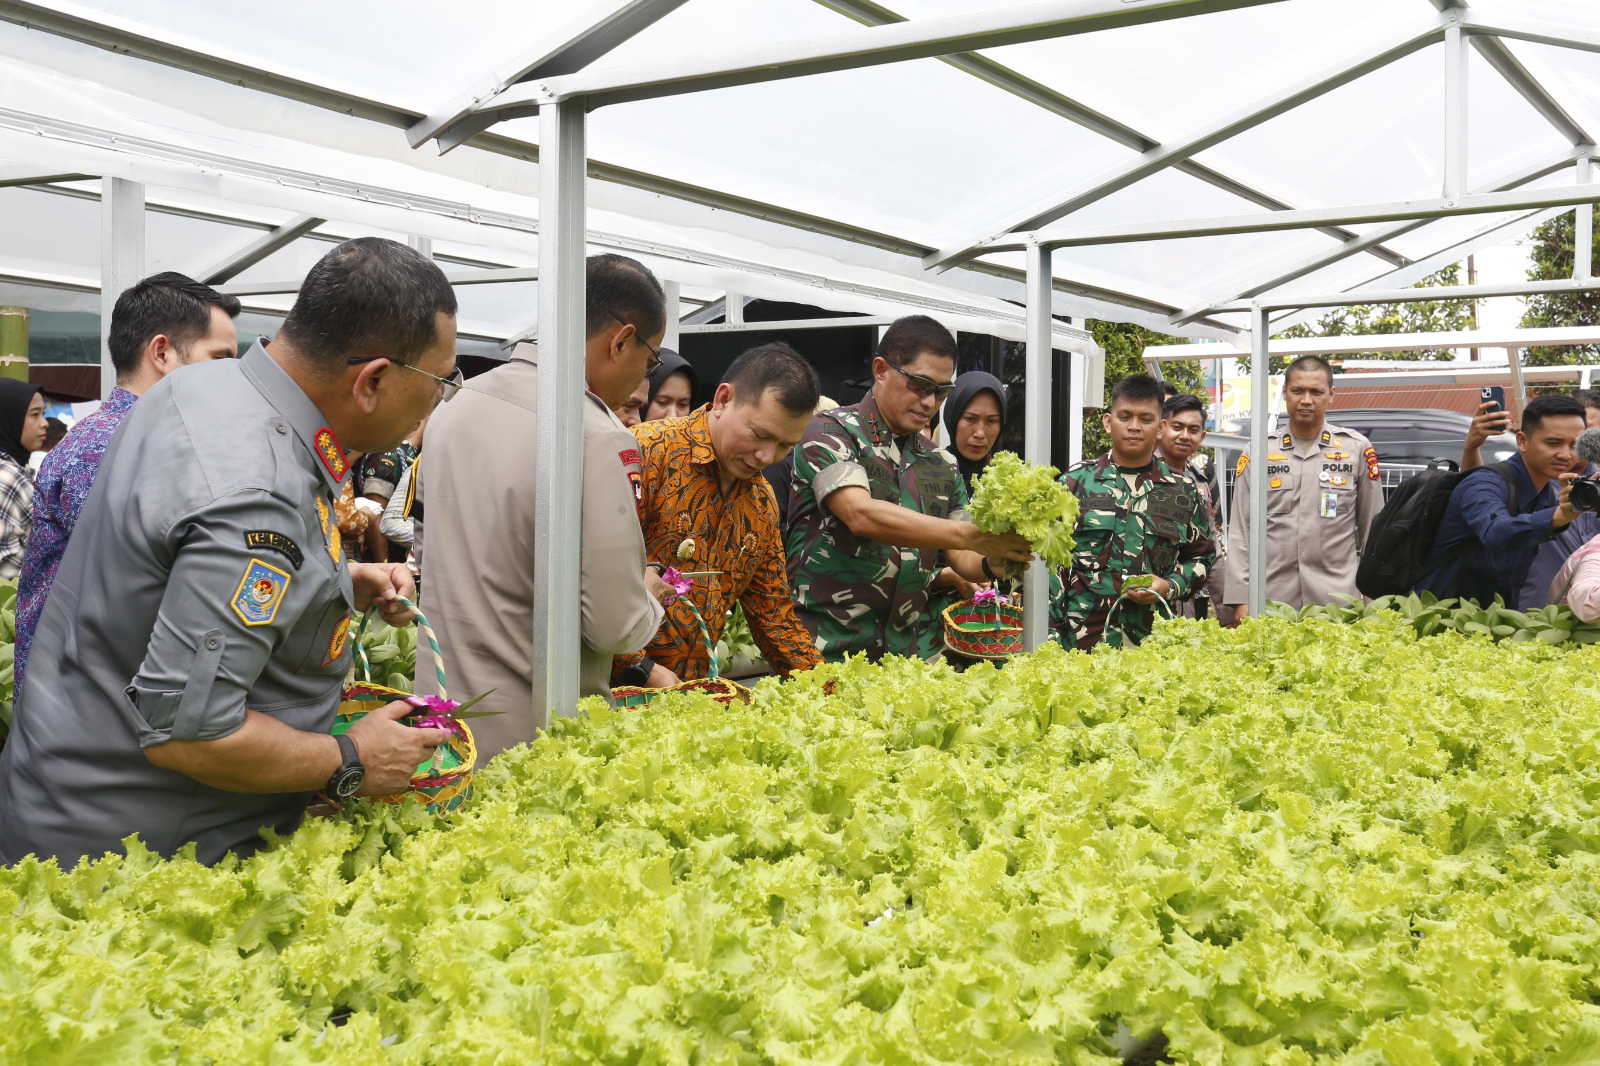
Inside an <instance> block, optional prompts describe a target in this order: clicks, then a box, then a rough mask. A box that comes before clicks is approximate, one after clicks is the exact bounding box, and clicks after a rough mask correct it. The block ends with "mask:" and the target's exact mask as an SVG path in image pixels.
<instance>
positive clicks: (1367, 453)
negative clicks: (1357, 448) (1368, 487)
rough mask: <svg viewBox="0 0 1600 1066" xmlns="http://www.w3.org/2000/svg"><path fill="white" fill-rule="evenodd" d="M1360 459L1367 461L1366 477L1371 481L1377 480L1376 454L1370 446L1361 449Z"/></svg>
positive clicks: (1375, 450)
mask: <svg viewBox="0 0 1600 1066" xmlns="http://www.w3.org/2000/svg"><path fill="white" fill-rule="evenodd" d="M1361 458H1363V459H1365V460H1366V461H1367V477H1369V478H1371V479H1372V480H1373V481H1377V480H1378V452H1377V449H1375V448H1373V446H1372V445H1370V444H1369V445H1367V446H1366V447H1365V448H1363V449H1361Z"/></svg>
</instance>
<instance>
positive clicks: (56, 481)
mask: <svg viewBox="0 0 1600 1066" xmlns="http://www.w3.org/2000/svg"><path fill="white" fill-rule="evenodd" d="M238 314H239V300H238V297H235V296H228V295H225V294H223V293H220V292H218V291H216V290H215V289H213V288H211V287H210V286H209V285H202V284H200V282H198V281H195V280H194V279H193V278H188V277H185V276H184V275H182V274H177V273H174V272H172V271H170V270H169V271H166V272H164V273H161V274H152V275H151V276H150V277H148V278H145V279H144V280H143V281H141V282H139V283H138V284H136V285H134V286H133V287H131V288H128V289H125V290H123V292H122V295H120V296H118V297H117V302H116V305H115V306H114V307H113V308H112V309H111V330H110V333H109V336H108V338H107V347H108V348H109V349H110V351H111V364H112V366H114V367H115V368H116V371H117V387H116V388H114V389H112V390H111V395H110V396H108V397H107V398H106V401H105V402H104V403H103V404H101V405H100V407H99V409H98V410H96V411H94V412H93V413H92V414H89V415H86V416H84V417H83V418H82V419H81V420H79V422H78V424H77V425H75V426H73V427H72V430H71V432H69V433H68V434H67V435H66V437H64V438H63V439H62V441H61V443H60V445H59V446H58V447H55V448H52V449H51V450H50V453H49V454H48V455H46V456H45V457H44V462H43V463H42V464H41V465H40V467H39V476H38V478H37V479H36V486H37V487H36V488H35V489H34V494H33V529H32V530H31V531H30V532H29V534H28V547H27V550H26V552H25V554H24V555H23V558H22V574H21V576H20V577H19V579H18V581H17V645H16V656H17V658H16V682H17V691H19V692H20V691H21V689H22V681H23V678H24V675H25V671H26V670H27V666H28V651H29V649H31V648H32V646H33V631H34V627H35V626H37V625H38V623H39V612H40V611H42V610H43V609H44V601H45V597H46V596H47V595H49V592H50V583H51V582H52V581H54V580H55V576H56V569H57V568H58V567H59V566H60V565H61V556H62V555H63V554H64V553H65V552H66V550H67V541H68V539H69V538H70V537H71V536H72V529H73V527H74V526H76V525H77V524H78V514H79V512H80V511H82V510H83V502H84V500H86V499H88V497H89V488H90V486H92V485H93V484H94V476H95V473H96V472H97V471H98V470H99V469H100V460H101V457H102V456H104V455H105V451H106V445H107V444H109V443H110V442H111V435H112V434H113V433H115V432H116V431H117V427H118V426H120V425H121V424H122V420H123V418H125V417H127V414H128V412H129V411H131V410H133V404H134V401H135V400H137V399H138V398H139V397H140V396H142V395H144V393H145V392H147V391H149V389H150V387H151V386H152V385H154V384H155V383H156V382H158V381H160V380H161V379H162V378H164V377H166V376H167V375H168V374H170V373H172V372H173V371H174V370H176V369H178V368H179V367H181V366H187V365H189V364H190V363H207V362H210V361H211V360H213V359H232V358H234V357H236V356H237V355H238V354H239V334H238V333H237V332H236V331H235V330H234V327H233V320H234V318H236V317H237V316H238Z"/></svg>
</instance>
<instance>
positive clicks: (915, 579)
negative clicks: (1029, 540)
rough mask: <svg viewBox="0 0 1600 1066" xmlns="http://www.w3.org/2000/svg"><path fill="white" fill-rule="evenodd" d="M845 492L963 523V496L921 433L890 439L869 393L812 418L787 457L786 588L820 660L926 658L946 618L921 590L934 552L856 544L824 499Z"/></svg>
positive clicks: (936, 565)
mask: <svg viewBox="0 0 1600 1066" xmlns="http://www.w3.org/2000/svg"><path fill="white" fill-rule="evenodd" d="M848 486H856V487H859V488H863V489H867V490H869V491H870V492H871V493H872V498H873V499H875V500H884V501H886V502H888V503H893V504H897V505H899V506H901V507H909V508H910V509H911V510H913V511H918V512H920V513H922V514H926V515H932V516H933V517H935V518H954V519H958V520H962V521H966V520H968V515H967V512H966V506H967V490H966V488H965V487H964V486H963V485H962V484H961V477H960V475H959V474H958V473H957V471H956V464H955V463H954V462H953V461H952V460H951V459H950V456H949V455H948V454H947V453H945V452H944V451H942V450H941V449H939V448H938V447H936V446H935V445H934V443H933V442H932V441H931V440H929V439H928V438H927V437H924V436H922V435H921V434H919V433H911V434H907V435H906V436H903V437H896V436H895V435H894V433H893V431H892V430H890V429H889V426H888V424H887V423H885V422H884V421H883V417H882V416H881V415H880V414H879V413H878V405H877V403H876V401H874V400H873V398H872V396H871V394H868V396H867V398H866V399H864V400H862V401H861V402H860V403H858V404H856V405H855V406H854V407H840V408H836V409H834V410H832V411H825V412H823V413H822V414H819V415H817V416H816V417H815V418H813V419H812V420H811V427H810V428H809V429H807V430H806V435H805V438H804V439H803V440H802V441H801V442H800V446H799V447H798V448H796V449H795V450H794V482H793V484H792V485H791V487H790V496H789V538H788V551H789V586H790V588H792V589H793V590H794V597H795V607H796V609H797V610H798V612H799V614H800V621H802V622H804V623H805V626H806V628H807V629H808V630H810V631H811V633H812V635H813V636H814V637H815V638H816V645H817V650H818V651H820V652H821V653H822V657H823V658H824V659H828V660H830V661H836V660H839V659H842V658H844V657H845V656H847V655H851V654H854V653H855V652H865V653H867V655H868V656H870V657H872V658H874V659H876V658H878V657H880V656H882V655H886V654H890V655H906V656H913V655H914V656H917V657H919V658H924V659H926V658H931V657H932V656H934V655H937V654H938V653H939V651H940V649H942V648H943V646H944V621H943V619H941V618H940V617H939V615H938V613H937V612H936V611H934V610H933V608H932V605H931V604H930V602H929V595H928V586H929V585H930V584H931V583H932V581H933V579H934V578H935V577H936V576H938V573H939V570H940V568H941V567H942V566H943V565H944V563H943V560H942V558H941V553H940V552H938V551H936V550H932V549H926V550H919V549H916V548H899V547H895V546H894V545H892V544H884V543H883V542H881V541H876V540H871V539H869V538H866V537H858V536H856V535H855V534H854V533H852V532H850V527H848V526H846V525H845V524H844V523H843V522H842V521H840V520H839V518H838V517H837V516H835V515H834V513H833V512H832V511H830V510H829V509H828V508H827V506H826V504H825V503H824V501H825V500H826V499H827V498H828V497H829V496H830V495H832V494H833V493H835V492H837V491H839V490H840V489H842V488H846V487H848Z"/></svg>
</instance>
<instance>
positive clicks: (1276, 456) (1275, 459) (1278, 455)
mask: <svg viewBox="0 0 1600 1066" xmlns="http://www.w3.org/2000/svg"><path fill="white" fill-rule="evenodd" d="M1288 461H1289V457H1288V456H1287V455H1284V454H1283V453H1282V452H1273V453H1272V454H1271V455H1269V456H1267V462H1269V463H1284V462H1288Z"/></svg>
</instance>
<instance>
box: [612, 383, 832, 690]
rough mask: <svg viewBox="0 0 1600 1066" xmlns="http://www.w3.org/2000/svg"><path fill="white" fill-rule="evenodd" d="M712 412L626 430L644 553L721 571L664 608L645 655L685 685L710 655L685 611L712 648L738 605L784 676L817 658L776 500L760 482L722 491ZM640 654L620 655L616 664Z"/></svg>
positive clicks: (688, 567)
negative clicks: (684, 548)
mask: <svg viewBox="0 0 1600 1066" xmlns="http://www.w3.org/2000/svg"><path fill="white" fill-rule="evenodd" d="M710 410H711V409H710V407H709V406H707V407H702V408H700V410H698V411H696V412H694V413H693V414H691V415H688V416H687V417H684V418H663V419H657V420H655V421H652V422H641V423H639V424H638V425H636V426H633V427H631V428H632V430H633V435H634V437H635V438H636V439H637V440H638V441H639V451H640V456H641V462H640V482H639V485H638V499H639V523H640V525H641V526H642V527H643V528H644V543H645V551H646V553H647V554H648V555H649V557H650V558H651V559H653V560H655V561H657V562H660V563H663V564H665V565H668V566H673V567H676V568H677V569H679V570H682V571H693V570H717V571H721V573H717V574H710V575H706V576H702V577H696V578H695V579H694V585H693V587H692V588H691V589H690V590H689V593H688V595H687V596H683V597H680V598H679V599H678V601H677V602H676V603H674V604H673V605H672V606H670V607H668V608H667V614H666V618H665V619H664V620H663V621H662V623H661V628H660V629H659V630H657V631H656V635H655V638H654V639H653V640H651V641H650V644H649V646H648V647H646V648H645V651H644V654H645V655H648V656H649V657H650V658H651V659H652V660H654V661H655V662H657V663H660V664H661V665H663V666H665V667H666V668H667V669H669V670H671V671H672V672H673V673H675V674H677V675H678V676H679V677H680V678H683V679H684V680H685V681H687V680H689V679H691V678H697V677H705V676H706V675H707V673H709V667H710V656H709V654H708V653H707V650H706V638H705V637H704V636H703V635H702V634H701V632H700V625H699V623H698V622H696V621H695V617H694V613H693V612H692V611H690V609H689V606H688V605H689V604H690V603H693V604H694V606H695V609H696V610H698V611H699V612H700V616H701V617H702V618H703V619H705V623H706V627H707V629H708V631H709V633H710V639H711V642H712V643H713V644H715V643H716V641H717V640H718V639H720V638H721V636H722V629H723V626H724V625H725V624H726V622H727V620H728V618H727V615H728V612H729V611H730V610H732V609H733V605H734V604H735V603H740V604H743V605H744V614H745V618H746V620H748V621H749V623H750V634H751V636H752V637H753V638H754V639H755V642H756V647H758V648H760V649H761V654H762V657H763V658H765V659H766V661H767V664H768V665H769V666H771V667H772V669H773V670H775V671H777V672H778V673H780V674H788V673H789V672H790V671H793V670H809V669H811V668H812V667H813V666H816V665H817V664H818V663H820V662H821V661H822V657H821V656H820V655H818V654H817V649H816V648H815V647H814V646H813V645H812V643H811V634H810V633H808V632H806V629H805V627H804V626H802V625H801V624H800V620H799V618H797V617H796V616H795V612H794V600H793V598H792V597H791V596H790V595H789V581H788V578H787V577H786V576H785V574H784V564H785V560H784V554H783V539H782V537H781V536H780V535H779V531H778V503H777V500H775V499H774V498H773V495H772V488H771V487H770V486H769V485H768V484H767V482H766V479H764V478H761V477H753V478H747V479H745V480H740V481H735V482H734V483H733V486H732V487H731V488H730V489H729V490H728V491H727V492H724V491H723V490H722V483H721V480H720V478H719V476H718V471H719V469H720V468H719V466H718V464H717V453H716V452H715V451H714V450H713V449H712V446H711V431H710ZM685 540H693V541H694V555H693V557H692V558H690V559H688V560H683V561H680V560H679V559H678V547H679V545H681V544H682V543H683V542H684V541H685ZM641 658H642V656H624V657H619V660H618V664H619V666H626V665H633V664H635V663H637V662H638V661H639V660H640V659H641Z"/></svg>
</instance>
